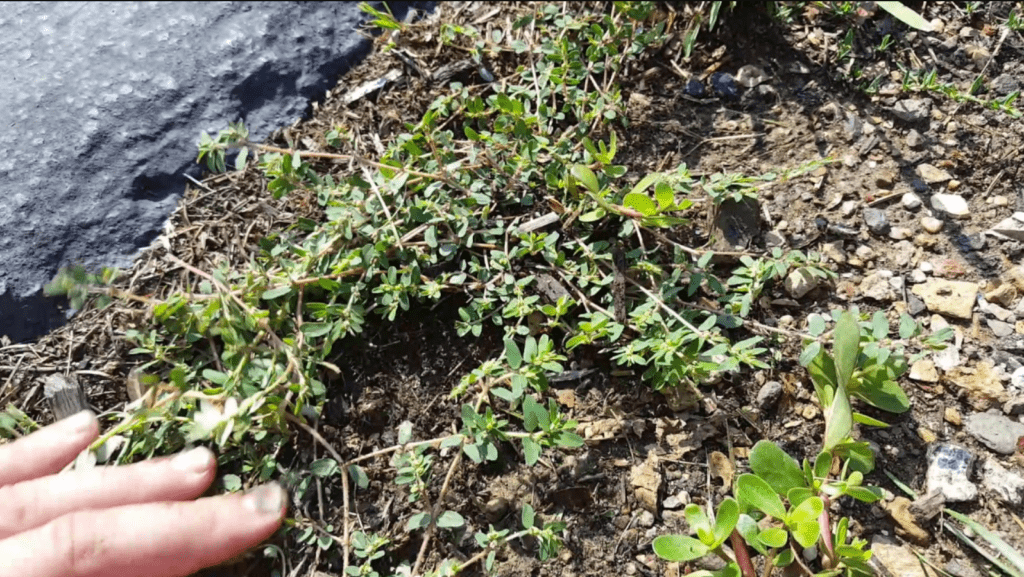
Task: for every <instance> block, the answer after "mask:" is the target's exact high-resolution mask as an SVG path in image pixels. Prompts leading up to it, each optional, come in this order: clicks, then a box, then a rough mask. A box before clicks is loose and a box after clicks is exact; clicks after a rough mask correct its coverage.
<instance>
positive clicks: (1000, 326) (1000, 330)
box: [985, 319, 1013, 338]
mask: <svg viewBox="0 0 1024 577" xmlns="http://www.w3.org/2000/svg"><path fill="white" fill-rule="evenodd" d="M985 324H987V325H988V328H989V329H990V330H991V331H992V334H994V335H995V336H997V337H999V338H1004V337H1008V336H1010V335H1012V334H1013V325H1011V324H1010V323H1004V322H1003V321H997V320H995V319H985Z"/></svg>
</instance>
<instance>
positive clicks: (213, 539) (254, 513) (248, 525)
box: [0, 483, 287, 577]
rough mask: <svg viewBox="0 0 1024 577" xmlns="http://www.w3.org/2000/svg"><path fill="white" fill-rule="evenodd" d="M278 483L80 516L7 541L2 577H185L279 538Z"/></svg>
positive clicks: (1, 552)
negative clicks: (239, 492) (242, 491)
mask: <svg viewBox="0 0 1024 577" xmlns="http://www.w3.org/2000/svg"><path fill="white" fill-rule="evenodd" d="M286 500H287V498H286V496H285V493H284V491H283V490H282V489H281V487H280V486H279V485H277V484H276V483H272V484H269V485H264V486H262V487H259V488H257V489H255V490H254V491H251V492H250V493H249V494H247V495H244V496H243V495H237V494H236V495H222V496H218V497H210V498H207V499H200V500H198V501H186V502H165V503H150V504H143V505H129V506H126V507H117V508H113V509H107V510H88V511H77V512H74V513H70V514H68V515H65V516H63V517H60V518H58V519H56V520H54V521H51V522H50V523H47V524H46V525H43V526H42V527H38V528H36V529H33V530H31V531H26V532H24V533H20V534H18V535H15V536H14V537H10V538H8V539H6V540H4V541H0V559H2V560H4V562H3V563H0V577H13V576H14V575H17V576H19V577H53V576H55V575H61V576H62V577H63V576H67V577H107V576H109V575H118V576H123V577H133V576H139V577H143V576H145V577H180V576H184V575H189V574H191V573H193V572H195V571H197V570H199V569H201V568H203V567H209V566H210V565H215V564H217V563H219V562H221V561H224V560H226V559H229V558H231V557H233V556H235V555H237V554H239V553H241V552H243V551H245V550H246V549H248V548H250V547H252V546H254V545H257V544H259V543H260V542H261V541H263V540H264V539H266V538H267V537H269V536H270V535H272V534H273V533H274V531H275V530H276V529H277V527H278V526H279V525H280V523H281V518H282V516H283V515H284V511H285V508H286V506H287V503H286Z"/></svg>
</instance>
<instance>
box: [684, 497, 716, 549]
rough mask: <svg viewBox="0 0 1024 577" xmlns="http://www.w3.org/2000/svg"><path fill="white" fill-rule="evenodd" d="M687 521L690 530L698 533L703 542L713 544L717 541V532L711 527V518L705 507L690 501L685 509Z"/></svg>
mask: <svg viewBox="0 0 1024 577" xmlns="http://www.w3.org/2000/svg"><path fill="white" fill-rule="evenodd" d="M683 515H684V516H685V517H686V522H687V523H689V524H690V530H691V531H693V532H695V533H697V537H698V538H700V540H701V542H703V543H705V544H706V545H708V546H711V544H712V543H714V542H715V534H714V532H713V531H712V529H711V520H710V519H708V516H707V514H706V513H705V512H704V509H701V507H700V505H698V504H696V503H690V504H689V505H687V506H686V508H685V509H683Z"/></svg>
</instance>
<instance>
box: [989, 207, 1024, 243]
mask: <svg viewBox="0 0 1024 577" xmlns="http://www.w3.org/2000/svg"><path fill="white" fill-rule="evenodd" d="M986 232H987V233H988V234H991V235H994V236H1001V237H1003V238H1009V239H1013V240H1020V241H1024V212H1015V213H1013V216H1010V217H1008V218H1004V219H1003V220H1001V221H999V224H997V225H995V226H993V227H992V228H990V229H989V230H988V231H986Z"/></svg>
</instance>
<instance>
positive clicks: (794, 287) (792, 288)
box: [782, 269, 818, 299]
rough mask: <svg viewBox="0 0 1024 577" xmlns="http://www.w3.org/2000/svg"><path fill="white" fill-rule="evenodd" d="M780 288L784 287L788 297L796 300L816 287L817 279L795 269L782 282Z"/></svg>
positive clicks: (801, 270)
mask: <svg viewBox="0 0 1024 577" xmlns="http://www.w3.org/2000/svg"><path fill="white" fill-rule="evenodd" d="M782 286H783V287H785V289H786V292H788V293H789V296H791V297H793V298H795V299H798V298H802V297H803V296H804V295H806V294H807V293H809V292H811V291H812V290H814V287H816V286H818V277H816V276H814V275H812V274H811V273H810V272H808V271H807V270H805V269H796V270H794V271H792V272H790V273H789V274H788V275H786V279H785V280H784V281H782Z"/></svg>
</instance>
